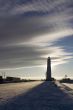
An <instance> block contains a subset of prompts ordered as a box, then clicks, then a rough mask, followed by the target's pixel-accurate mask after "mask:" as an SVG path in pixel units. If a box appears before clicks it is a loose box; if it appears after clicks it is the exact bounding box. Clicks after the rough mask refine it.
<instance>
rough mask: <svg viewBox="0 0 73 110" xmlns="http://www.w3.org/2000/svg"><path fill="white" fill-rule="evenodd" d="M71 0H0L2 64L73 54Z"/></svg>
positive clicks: (59, 61) (17, 65)
mask: <svg viewBox="0 0 73 110" xmlns="http://www.w3.org/2000/svg"><path fill="white" fill-rule="evenodd" d="M72 10H73V1H72V0H55V1H54V0H37V1H36V0H0V68H1V69H4V68H20V67H28V66H31V67H32V66H39V65H45V64H46V59H47V57H48V56H51V58H52V64H53V65H57V64H63V63H66V62H68V61H69V60H70V59H72V58H73V48H72V47H73V44H72V40H73V12H72Z"/></svg>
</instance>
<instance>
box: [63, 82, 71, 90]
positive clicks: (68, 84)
mask: <svg viewBox="0 0 73 110" xmlns="http://www.w3.org/2000/svg"><path fill="white" fill-rule="evenodd" d="M64 85H66V86H68V87H69V88H71V89H73V84H70V83H64Z"/></svg>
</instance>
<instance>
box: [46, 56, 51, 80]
mask: <svg viewBox="0 0 73 110" xmlns="http://www.w3.org/2000/svg"><path fill="white" fill-rule="evenodd" d="M46 81H51V59H50V57H48V59H47V72H46Z"/></svg>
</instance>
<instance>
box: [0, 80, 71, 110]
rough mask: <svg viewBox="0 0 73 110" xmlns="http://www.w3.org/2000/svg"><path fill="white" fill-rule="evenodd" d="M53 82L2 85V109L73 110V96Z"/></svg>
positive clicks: (0, 102)
mask: <svg viewBox="0 0 73 110" xmlns="http://www.w3.org/2000/svg"><path fill="white" fill-rule="evenodd" d="M66 91H68V89H67V90H66V88H65V86H63V85H60V84H59V83H56V84H55V83H53V82H49V81H46V82H43V81H36V82H27V83H12V84H1V85H0V110H73V96H72V94H71V95H70V92H66Z"/></svg>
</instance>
